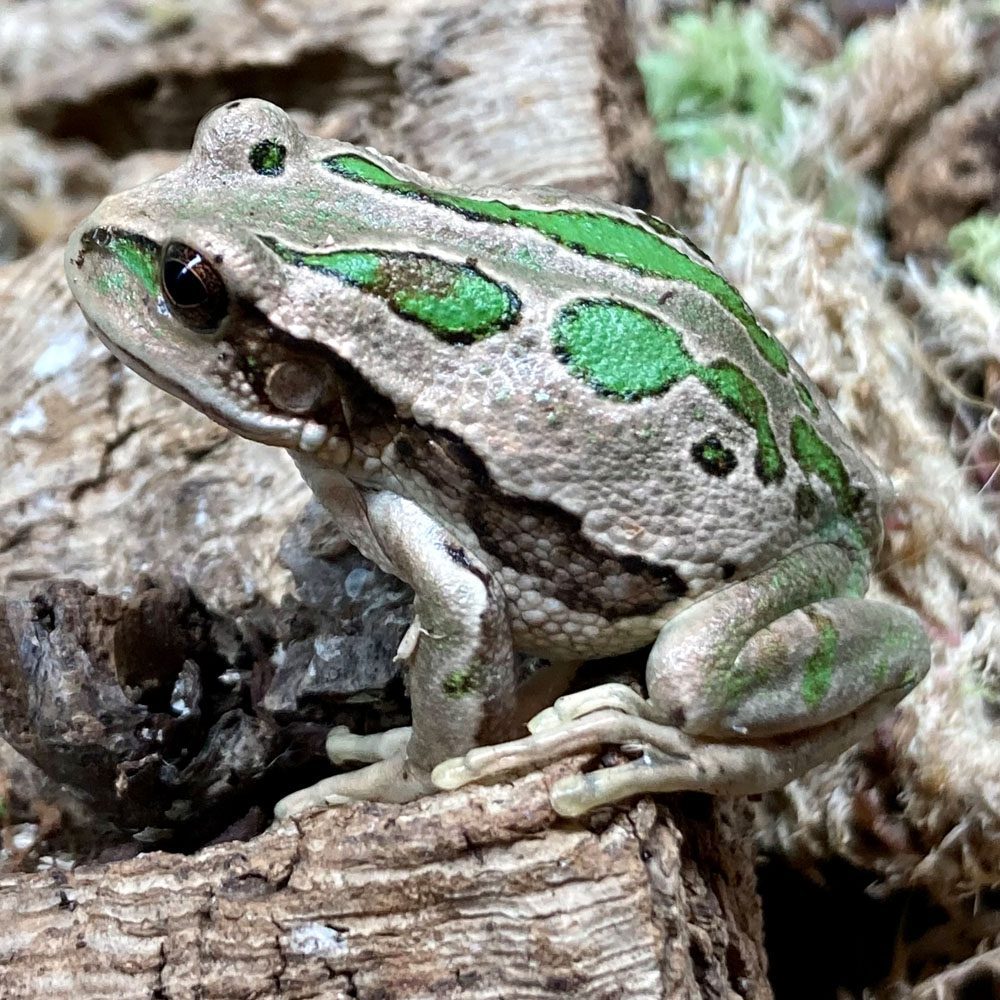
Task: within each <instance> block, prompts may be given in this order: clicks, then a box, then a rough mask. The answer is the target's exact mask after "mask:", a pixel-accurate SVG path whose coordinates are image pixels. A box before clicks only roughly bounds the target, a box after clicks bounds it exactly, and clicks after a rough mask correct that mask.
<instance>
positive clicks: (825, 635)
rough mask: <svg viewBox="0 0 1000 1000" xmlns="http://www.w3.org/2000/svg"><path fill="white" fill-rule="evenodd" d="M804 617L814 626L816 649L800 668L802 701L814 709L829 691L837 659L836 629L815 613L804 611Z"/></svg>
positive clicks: (827, 620) (808, 610) (827, 619)
mask: <svg viewBox="0 0 1000 1000" xmlns="http://www.w3.org/2000/svg"><path fill="white" fill-rule="evenodd" d="M805 613H806V615H807V616H808V617H809V620H810V621H811V622H812V623H813V625H815V627H816V633H817V643H816V649H815V650H814V651H813V653H812V654H811V655H810V656H809V658H808V659H807V660H806V662H805V663H804V664H803V666H802V700H803V701H804V702H805V703H806V704H807V705H808V706H809V707H810V708H815V707H816V706H817V705H818V704H819V703H820V702H821V701H822V700H823V699H824V698H825V697H826V694H827V692H828V691H829V690H830V685H831V684H832V683H833V668H834V664H835V662H836V657H837V639H838V635H837V629H836V628H835V627H834V624H833V622H832V621H830V619H829V618H827V617H826V615H821V614H819V613H818V612H817V611H814V610H810V609H808V608H807V609H806V610H805Z"/></svg>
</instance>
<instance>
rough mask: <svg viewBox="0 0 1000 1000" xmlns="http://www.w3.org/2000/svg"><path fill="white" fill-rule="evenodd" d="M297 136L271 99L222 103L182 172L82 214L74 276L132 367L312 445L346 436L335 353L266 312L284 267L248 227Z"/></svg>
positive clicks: (237, 421) (271, 436) (261, 433)
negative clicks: (270, 174) (268, 101)
mask: <svg viewBox="0 0 1000 1000" xmlns="http://www.w3.org/2000/svg"><path fill="white" fill-rule="evenodd" d="M244 106H248V107H244ZM303 141H304V140H303V137H302V136H301V134H300V133H299V132H298V129H297V128H296V127H295V126H294V125H293V124H292V122H291V121H290V119H288V117H287V116H286V115H285V114H284V113H283V112H281V111H280V109H278V108H275V107H273V105H268V104H265V103H264V102H261V101H245V102H237V103H234V104H232V105H227V106H226V107H225V108H220V109H219V110H217V111H216V112H214V113H213V114H212V115H210V116H209V117H208V118H206V119H205V121H203V122H202V125H201V126H200V128H199V131H198V135H197V137H196V140H195V144H194V149H193V151H192V153H191V155H190V157H189V158H188V160H187V162H186V163H185V164H184V165H183V166H182V167H180V168H178V169H177V170H175V171H174V172H172V173H170V174H166V175H164V176H163V177H160V178H158V179H156V180H155V181H152V182H150V183H148V184H146V185H144V186H142V187H140V188H137V189H133V190H131V191H126V192H123V193H121V194H118V195H115V196H112V197H110V198H107V199H106V200H105V201H104V202H103V203H102V204H101V205H100V206H99V207H98V208H97V210H96V211H95V212H94V213H93V214H92V215H91V216H90V217H89V218H88V219H86V220H84V222H83V223H81V225H80V226H79V227H78V228H77V229H76V231H75V232H74V233H73V235H72V237H71V238H70V241H69V245H68V247H67V251H66V272H67V275H68V278H69V283H70V288H71V290H72V292H73V294H74V296H75V297H76V299H77V301H78V302H79V304H80V307H81V308H82V310H83V312H84V314H85V315H86V317H87V319H88V321H89V323H90V325H91V327H92V328H93V329H94V330H95V332H96V333H97V335H98V336H99V337H100V338H101V340H102V341H103V342H104V343H105V344H106V345H107V346H108V347H109V348H110V349H111V351H112V352H113V353H114V354H115V355H117V356H118V357H119V358H120V359H121V360H122V361H123V362H124V363H125V364H127V365H128V366H129V367H131V368H133V369H135V370H136V371H137V372H139V373H140V374H141V375H143V376H144V377H145V378H147V379H149V380H150V381H151V382H153V383H155V384H156V385H158V386H160V387H161V388H163V389H166V390H167V391H168V392H170V393H172V394H174V395H176V396H178V397H180V398H181V399H184V400H185V401H186V402H188V403H191V404H192V405H194V406H195V407H197V408H198V409H200V410H202V411H203V412H205V413H206V414H208V415H209V416H210V417H212V418H213V419H215V420H216V421H218V422H219V423H221V424H223V425H224V426H226V427H229V428H231V429H232V430H235V431H236V432H237V433H239V434H241V435H243V436H245V437H248V438H251V439H254V440H257V441H262V442H264V443H266V444H274V445H280V446H283V447H286V448H292V449H297V450H307V451H314V450H316V449H317V448H320V447H325V448H333V447H334V446H335V445H336V443H337V439H338V437H340V435H339V434H338V430H339V429H340V428H341V427H342V424H343V412H342V410H341V406H340V393H339V384H338V376H337V374H336V371H335V362H336V360H337V359H336V357H335V356H333V355H332V353H331V352H330V351H329V350H323V349H321V348H319V347H318V345H316V344H315V342H314V341H313V340H312V338H310V337H309V336H308V330H305V329H304V328H299V329H297V328H296V326H295V324H294V322H291V323H287V324H285V325H284V326H276V324H275V321H274V319H273V318H269V316H268V314H269V313H270V312H273V311H274V310H277V311H278V312H281V311H282V305H283V296H282V292H283V289H284V287H285V282H284V281H283V278H282V267H283V264H282V262H281V261H280V260H278V259H277V257H276V256H275V255H274V254H273V253H272V252H270V251H269V250H268V248H267V247H266V246H265V245H264V243H263V242H262V241H261V239H260V238H259V237H258V236H257V235H255V233H254V232H253V231H252V230H251V229H248V228H245V227H246V226H247V225H252V223H250V217H253V218H266V217H267V215H268V213H269V212H270V211H273V208H274V204H275V199H276V198H278V197H280V196H279V195H277V194H275V193H274V191H275V187H274V184H273V182H272V183H271V185H270V186H268V185H267V184H264V183H263V178H265V177H267V176H268V171H269V170H272V169H277V168H278V166H279V163H278V159H279V158H280V159H281V160H282V163H283V161H284V158H285V157H286V156H294V155H295V154H296V153H297V152H298V149H299V147H300V146H301V144H302V142H303ZM248 150H249V151H250V155H249V156H248V152H247V151H248ZM278 150H280V153H279V152H278ZM255 157H256V159H255ZM255 182H256V183H257V185H258V186H257V187H255V186H254V185H255ZM268 199H271V200H270V201H268ZM241 212H242V214H241ZM285 313H286V314H287V310H285Z"/></svg>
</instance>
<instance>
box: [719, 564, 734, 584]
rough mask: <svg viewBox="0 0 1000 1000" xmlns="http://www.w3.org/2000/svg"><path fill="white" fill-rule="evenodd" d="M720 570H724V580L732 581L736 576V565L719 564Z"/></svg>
mask: <svg viewBox="0 0 1000 1000" xmlns="http://www.w3.org/2000/svg"><path fill="white" fill-rule="evenodd" d="M719 569H720V570H722V579H723V580H732V578H733V577H734V576H736V563H731V562H724V563H720V564H719Z"/></svg>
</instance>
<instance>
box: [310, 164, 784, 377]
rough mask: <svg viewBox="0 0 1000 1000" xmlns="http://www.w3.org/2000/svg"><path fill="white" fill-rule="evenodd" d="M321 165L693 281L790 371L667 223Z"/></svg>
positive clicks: (376, 169)
mask: <svg viewBox="0 0 1000 1000" xmlns="http://www.w3.org/2000/svg"><path fill="white" fill-rule="evenodd" d="M323 165H324V166H325V167H326V168H327V169H328V170H331V171H332V172H334V173H337V174H340V175H341V176H342V177H347V178H348V179H349V180H354V181H360V182H361V183H364V184H373V185H375V186H376V187H379V188H382V189H383V190H384V191H392V192H394V193H396V194H401V195H405V196H407V197H411V198H420V199H422V200H423V201H428V202H430V203H431V204H434V205H440V206H442V207H444V208H452V209H454V210H455V211H457V212H461V213H462V215H464V216H465V217H466V218H468V219H472V220H475V221H479V222H501V223H507V224H510V225H516V226H527V227H528V228H529V229H534V230H535V231H536V232H538V233H541V234H543V235H544V236H548V237H550V238H551V239H554V240H555V241H556V242H557V243H559V244H561V245H562V246H565V247H568V248H569V249H570V250H575V251H577V252H578V253H584V254H588V255H590V256H591V257H596V258H598V259H599V260H607V261H612V262H613V263H615V264H620V265H621V266H623V267H628V268H631V269H632V270H635V271H639V272H640V273H642V274H648V275H652V276H654V277H657V278H667V279H670V280H673V281H683V282H687V283H688V284H691V285H694V286H695V287H696V288H699V289H701V290H702V291H703V292H705V293H706V294H708V295H711V296H712V298H714V299H715V300H716V302H718V303H719V304H720V305H721V306H722V307H723V308H724V309H725V310H726V311H727V312H728V313H730V315H732V316H733V317H735V318H736V319H737V320H738V321H739V322H740V323H741V324H742V325H743V328H744V329H745V330H746V332H747V334H748V336H749V337H750V339H751V340H752V341H753V343H754V345H755V346H756V348H757V350H758V351H759V352H760V353H761V355H763V357H764V358H765V359H766V360H767V361H768V362H769V363H770V364H771V365H773V367H774V368H775V369H777V370H778V371H779V372H781V373H782V374H785V373H786V372H787V371H788V356H787V355H786V354H785V350H784V348H783V347H782V346H781V344H779V343H778V341H777V340H775V339H774V338H773V337H772V336H771V335H770V334H769V333H768V332H767V331H766V330H764V328H763V327H761V325H760V324H759V323H758V322H757V319H756V317H755V316H754V315H753V313H752V312H751V311H750V307H749V306H748V305H747V304H746V302H744V301H743V298H742V296H741V295H740V293H739V292H737V291H736V289H735V288H733V286H732V285H730V284H729V282H728V281H726V279H725V278H723V277H722V276H721V275H719V274H717V273H716V272H715V271H713V270H712V269H711V268H708V267H705V265H703V264H699V263H698V262H697V261H696V260H694V259H692V258H691V257H689V256H688V255H687V254H686V253H684V252H683V251H681V250H679V249H677V247H675V246H672V245H671V244H670V243H669V242H667V239H668V238H673V237H675V233H676V231H675V230H674V229H673V228H672V227H670V226H668V225H667V223H664V222H660V221H659V220H657V221H658V222H659V225H658V227H657V228H658V229H659V230H660V232H653V231H651V230H650V229H646V228H644V227H643V226H638V225H636V224H635V223H632V222H629V221H627V220H625V219H620V218H617V217H616V216H614V215H607V214H604V213H601V212H578V211H573V210H571V209H557V208H554V209H539V208H521V207H519V206H517V205H509V204H507V203H506V202H503V201H495V200H484V199H481V198H471V197H468V196H467V195H453V194H446V193H444V192H442V191H431V190H427V189H425V188H422V187H420V186H419V185H417V184H414V183H412V182H411V181H404V180H401V179H400V178H398V177H395V176H394V175H393V174H391V173H389V171H388V170H385V169H384V168H383V167H380V166H378V164H376V163H373V162H372V161H371V160H367V159H365V158H364V157H363V156H358V155H356V154H353V153H342V154H340V155H338V156H331V157H328V158H327V159H325V160H324V161H323ZM689 245H690V246H693V244H690V243H689ZM698 252H699V253H700V251H698Z"/></svg>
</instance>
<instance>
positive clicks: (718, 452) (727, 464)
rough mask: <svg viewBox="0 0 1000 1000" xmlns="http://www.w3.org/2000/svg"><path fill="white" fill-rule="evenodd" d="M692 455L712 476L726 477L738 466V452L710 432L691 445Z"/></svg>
mask: <svg viewBox="0 0 1000 1000" xmlns="http://www.w3.org/2000/svg"><path fill="white" fill-rule="evenodd" d="M691 457H692V458H693V459H694V460H695V461H696V462H697V463H698V465H699V466H701V468H702V469H703V470H704V471H705V472H707V473H708V474H709V475H710V476H715V477H717V478H720V479H722V478H725V477H726V476H728V475H729V473H731V472H732V471H733V469H735V468H736V454H735V452H734V451H733V450H732V449H731V448H727V447H726V446H725V445H724V444H723V443H722V442H721V441H720V440H719V438H718V436H717V435H715V434H709V435H708V436H707V437H704V438H702V439H701V440H700V441H697V442H696V443H695V444H693V445H692V446H691Z"/></svg>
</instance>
